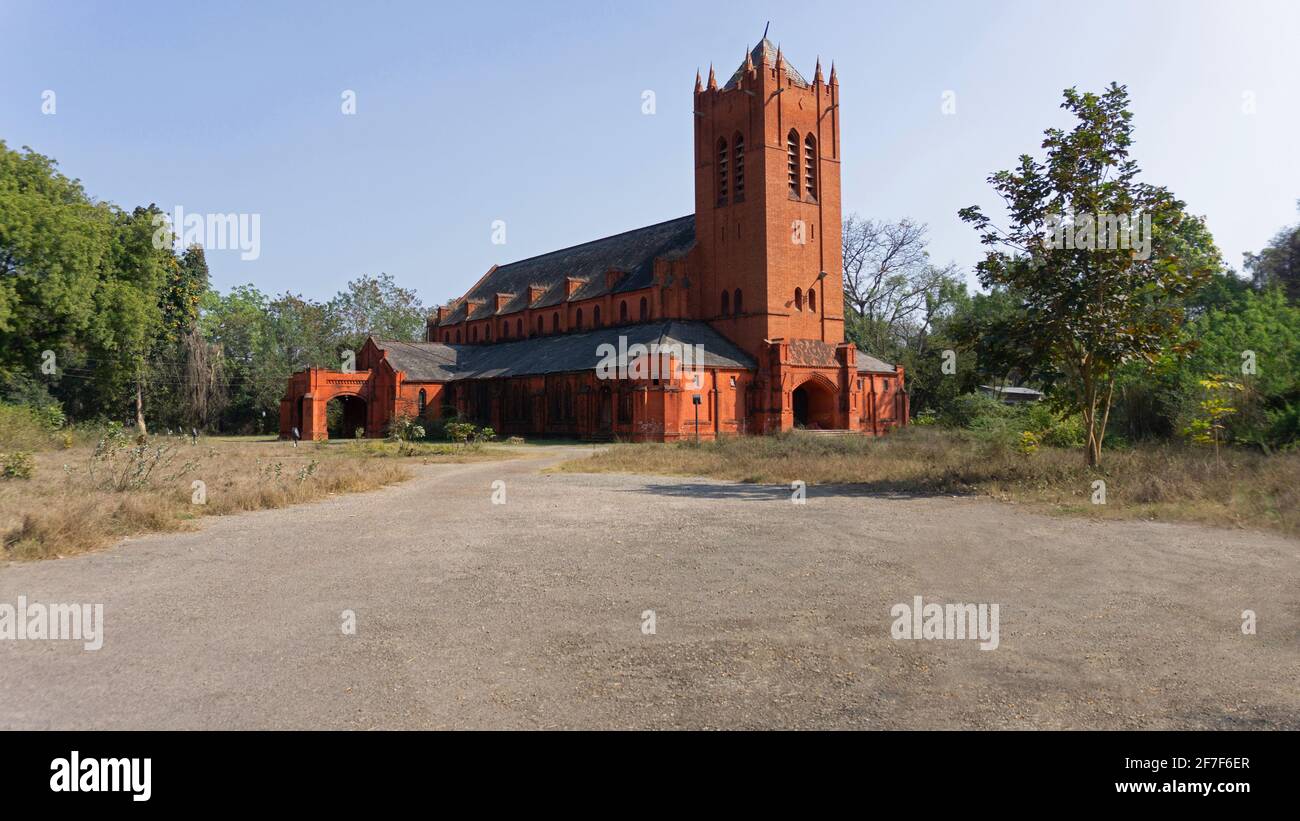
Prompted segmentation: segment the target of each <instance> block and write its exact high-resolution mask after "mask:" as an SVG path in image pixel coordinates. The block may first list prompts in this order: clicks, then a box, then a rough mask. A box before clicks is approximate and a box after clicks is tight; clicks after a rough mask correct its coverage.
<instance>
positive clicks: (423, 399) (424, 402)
mask: <svg viewBox="0 0 1300 821" xmlns="http://www.w3.org/2000/svg"><path fill="white" fill-rule="evenodd" d="M428 404H429V395H428V394H427V393H425V392H424V388H420V415H421V416H424V409H425V408H426V407H427V406H428Z"/></svg>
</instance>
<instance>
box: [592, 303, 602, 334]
mask: <svg viewBox="0 0 1300 821" xmlns="http://www.w3.org/2000/svg"><path fill="white" fill-rule="evenodd" d="M591 327H593V328H599V327H600V306H599V305H597V306H595V307H594V308H592V309H591Z"/></svg>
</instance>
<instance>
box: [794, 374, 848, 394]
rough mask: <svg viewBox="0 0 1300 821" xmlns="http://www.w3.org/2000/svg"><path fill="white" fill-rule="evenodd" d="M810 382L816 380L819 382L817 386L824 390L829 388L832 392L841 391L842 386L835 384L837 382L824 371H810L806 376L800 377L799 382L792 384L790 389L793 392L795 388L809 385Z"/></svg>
mask: <svg viewBox="0 0 1300 821" xmlns="http://www.w3.org/2000/svg"><path fill="white" fill-rule="evenodd" d="M809 382H815V383H817V387H819V388H821V389H823V390H828V391H830V392H831V393H839V391H840V386H839V385H837V384H835V382H834V381H833V380H831V378H830V377H828V376H827V375H826V374H824V373H810V374H808V375H807V376H806V377H804V378H803V379H800V380H799V381H798V382H796V383H795V384H794V385H792V386H791V387H790V390H791V392H793V391H794V390H795V388H802V387H803V386H805V385H807V384H808V383H809Z"/></svg>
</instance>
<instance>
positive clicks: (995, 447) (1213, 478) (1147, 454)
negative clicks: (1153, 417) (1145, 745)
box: [558, 426, 1300, 535]
mask: <svg viewBox="0 0 1300 821" xmlns="http://www.w3.org/2000/svg"><path fill="white" fill-rule="evenodd" d="M558 469H559V470H567V471H575V472H583V473H590V472H602V471H609V472H618V473H645V472H650V473H665V474H674V475H684V476H708V477H713V478H718V479H732V480H737V481H741V482H757V483H772V484H776V483H779V484H789V483H791V482H794V481H803V482H806V483H807V484H808V485H816V484H853V485H865V486H867V487H868V488H870V489H872V490H878V491H880V492H882V493H883V492H890V491H901V492H931V493H953V494H981V495H985V496H991V497H993V498H996V499H1000V500H1003V501H1007V502H1016V503H1026V504H1030V505H1032V506H1033V507H1034V508H1035V509H1038V510H1042V511H1049V512H1059V513H1065V514H1072V515H1083V516H1090V517H1098V518H1100V517H1119V518H1144V519H1162V520H1170V521H1190V522H1201V523H1205V524H1212V525H1223V526H1236V527H1249V528H1267V529H1272V530H1280V531H1282V532H1285V533H1289V534H1292V535H1300V453H1298V452H1294V451H1292V452H1287V453H1280V454H1275V455H1272V456H1265V455H1263V454H1261V453H1256V452H1254V451H1246V450H1236V449H1233V450H1224V451H1223V452H1222V454H1221V458H1218V459H1216V457H1215V454H1214V452H1213V450H1211V449H1206V448H1200V447H1194V446H1188V445H1182V444H1177V443H1171V444H1160V445H1140V446H1136V447H1131V448H1116V449H1113V450H1108V451H1106V452H1105V454H1104V456H1103V461H1102V467H1101V468H1100V469H1099V470H1092V469H1089V468H1088V467H1087V465H1086V464H1085V463H1084V454H1083V452H1082V450H1073V449H1071V450H1066V449H1061V448H1051V447H1041V448H1039V449H1038V450H1037V452H1035V453H1022V452H1020V451H1019V450H1018V449H1016V448H1015V447H1009V446H1007V445H1006V444H1005V443H1000V442H997V441H990V440H987V439H984V438H981V437H978V436H976V435H974V434H971V433H969V432H966V431H957V430H948V429H943V428H936V427H918V426H914V427H910V428H906V429H903V430H900V431H896V432H894V433H891V434H890V435H888V436H885V437H883V438H880V439H871V438H867V437H855V436H846V437H821V436H810V435H806V434H800V433H797V432H796V433H791V434H785V435H781V436H746V437H738V438H727V439H722V440H720V441H717V442H705V443H702V444H700V445H698V446H697V445H694V444H690V443H681V444H662V445H661V444H615V445H612V446H610V447H608V448H607V449H605V450H604V451H602V452H600V453H597V454H595V455H593V456H591V457H588V458H584V459H576V460H573V461H570V462H566V463H565V464H563V465H561V466H560V467H559V468H558ZM1097 480H1101V481H1103V482H1105V503H1104V504H1094V503H1093V497H1094V493H1095V489H1094V484H1093V483H1094V482H1095V481H1097Z"/></svg>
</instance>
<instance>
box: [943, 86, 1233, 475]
mask: <svg viewBox="0 0 1300 821" xmlns="http://www.w3.org/2000/svg"><path fill="white" fill-rule="evenodd" d="M1064 96H1065V100H1064V102H1063V104H1062V108H1064V109H1066V110H1067V111H1069V112H1070V113H1071V114H1072V115H1074V117H1075V118H1076V119H1077V121H1078V122H1077V124H1076V125H1075V126H1074V128H1073V129H1071V130H1069V131H1065V130H1062V129H1056V128H1052V129H1048V130H1047V131H1046V132H1045V138H1044V140H1043V144H1042V145H1043V148H1044V149H1045V150H1046V161H1045V162H1043V163H1040V162H1038V161H1037V160H1035V159H1034V158H1033V157H1032V156H1030V155H1028V154H1026V155H1022V156H1021V158H1020V164H1019V166H1018V167H1017V168H1016V169H1015V170H1014V171H999V172H997V173H995V174H993V175H992V176H990V177H989V178H988V181H989V183H990V184H991V185H992V186H993V188H994V190H995V191H996V192H997V193H998V194H999V195H1000V196H1001V197H1002V198H1003V200H1004V201H1005V202H1006V205H1007V213H1008V218H1009V225H1008V227H1007V228H1006V229H999V228H996V227H995V226H994V225H993V223H992V220H990V219H989V218H988V217H986V216H985V215H984V214H983V213H982V211H981V210H980V208H979V207H978V206H971V207H968V208H964V209H962V210H961V211H960V216H961V218H962V219H963V220H964V221H966V222H968V223H970V224H971V225H973V226H974V227H975V229H976V230H977V231H979V232H980V238H981V242H982V243H983V244H984V245H986V246H988V247H990V248H991V249H992V250H989V251H988V252H987V254H986V256H985V258H984V260H983V261H981V262H980V263H979V265H978V267H977V273H978V275H979V278H980V282H981V284H983V285H985V286H986V287H993V286H997V285H1002V286H1006V287H1008V288H1011V289H1013V290H1014V291H1015V292H1016V294H1017V295H1018V297H1019V298H1020V299H1021V300H1022V308H1023V313H1021V314H1020V316H1019V317H1018V318H1012V319H1011V320H1010V321H1011V322H1012V323H1013V324H1014V325H1015V326H1016V327H1013V328H1011V329H1009V330H1010V331H1011V333H1012V335H1013V336H1014V337H1015V338H1016V339H1017V340H1018V341H1019V342H1021V343H1023V344H1025V345H1026V346H1027V350H1026V352H1025V353H1026V357H1027V359H1026V362H1025V365H1026V366H1027V367H1029V368H1036V367H1041V365H1042V363H1047V364H1049V365H1050V366H1051V367H1052V368H1054V369H1055V370H1056V371H1058V372H1059V373H1060V375H1061V384H1062V387H1063V388H1065V390H1066V393H1065V394H1064V399H1065V401H1066V404H1068V405H1069V406H1070V407H1072V408H1073V409H1074V410H1077V411H1078V412H1079V413H1080V414H1081V415H1082V417H1083V422H1084V427H1085V430H1086V433H1087V444H1086V451H1087V460H1088V464H1089V465H1094V466H1095V465H1098V464H1099V463H1100V461H1101V448H1102V443H1103V439H1104V436H1105V430H1106V423H1107V420H1108V418H1109V414H1110V408H1111V403H1112V401H1113V399H1114V388H1115V380H1116V376H1117V374H1118V372H1119V370H1120V368H1122V367H1123V366H1124V365H1125V364H1126V363H1128V362H1131V361H1137V360H1146V361H1148V362H1149V361H1153V360H1155V359H1156V358H1157V357H1159V356H1160V355H1161V354H1162V353H1163V352H1165V351H1168V350H1170V349H1171V348H1172V347H1173V346H1174V345H1176V344H1177V342H1178V336H1179V330H1180V325H1181V323H1182V321H1183V316H1184V311H1183V302H1182V299H1183V297H1184V296H1185V295H1186V294H1187V293H1188V292H1190V291H1192V290H1194V289H1195V288H1197V287H1198V286H1199V285H1200V284H1201V283H1203V282H1204V281H1205V280H1206V279H1207V278H1208V277H1209V276H1210V274H1211V273H1212V270H1213V268H1212V267H1211V265H1210V264H1208V263H1207V262H1206V260H1205V259H1204V258H1203V257H1195V258H1186V257H1180V256H1179V254H1178V251H1179V250H1180V249H1181V248H1182V247H1183V243H1182V242H1181V240H1180V239H1179V236H1180V232H1181V231H1184V230H1185V229H1184V228H1183V223H1184V222H1185V221H1186V220H1189V219H1192V218H1191V217H1189V216H1188V215H1187V214H1186V213H1185V212H1184V210H1183V209H1184V203H1182V202H1181V201H1179V200H1177V199H1176V198H1175V197H1174V196H1173V195H1172V194H1171V193H1170V192H1169V191H1168V190H1167V189H1165V188H1163V187H1158V186H1153V185H1149V184H1145V183H1139V182H1138V181H1137V176H1138V174H1139V169H1138V166H1137V163H1136V162H1134V161H1133V160H1132V159H1130V158H1129V147H1130V145H1131V144H1132V133H1133V126H1132V113H1131V112H1130V111H1129V110H1128V92H1127V90H1126V89H1125V88H1124V87H1123V86H1120V85H1117V84H1113V83H1112V84H1111V85H1110V87H1108V88H1107V89H1106V91H1105V92H1104V93H1102V94H1100V95H1099V94H1093V93H1080V92H1078V91H1077V90H1076V89H1073V88H1070V89H1066V91H1065V94H1064ZM1115 216H1119V217H1126V218H1130V219H1132V218H1139V217H1140V218H1149V219H1150V226H1151V229H1150V232H1149V234H1147V236H1146V238H1145V240H1146V242H1149V244H1148V245H1145V246H1144V247H1140V248H1139V247H1136V246H1133V247H1129V248H1125V247H1123V245H1124V244H1125V243H1122V242H1119V241H1115V242H1110V241H1105V242H1102V243H1097V242H1095V239H1096V236H1097V234H1096V231H1097V228H1098V226H1099V225H1104V224H1106V223H1105V220H1108V219H1110V218H1112V217H1115ZM1137 224H1138V225H1141V224H1142V223H1140V222H1139V223H1137ZM1067 231H1068V232H1070V235H1071V237H1072V239H1073V240H1074V242H1071V243H1064V244H1062V243H1058V242H1055V241H1054V240H1055V238H1056V237H1057V236H1060V235H1061V234H1062V233H1064V232H1067ZM1104 239H1105V240H1112V239H1119V237H1116V236H1115V234H1113V233H1107V235H1106V236H1105V237H1104ZM1129 239H1130V243H1128V244H1130V245H1131V246H1132V245H1133V242H1132V241H1133V240H1140V239H1141V237H1140V236H1138V237H1130V238H1129ZM1049 240H1053V241H1049ZM1081 240H1082V241H1081ZM1088 245H1092V246H1093V247H1087V246H1088ZM1112 245H1114V246H1116V247H1111V246H1112ZM1071 246H1073V247H1071ZM1081 246H1082V247H1081Z"/></svg>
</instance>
